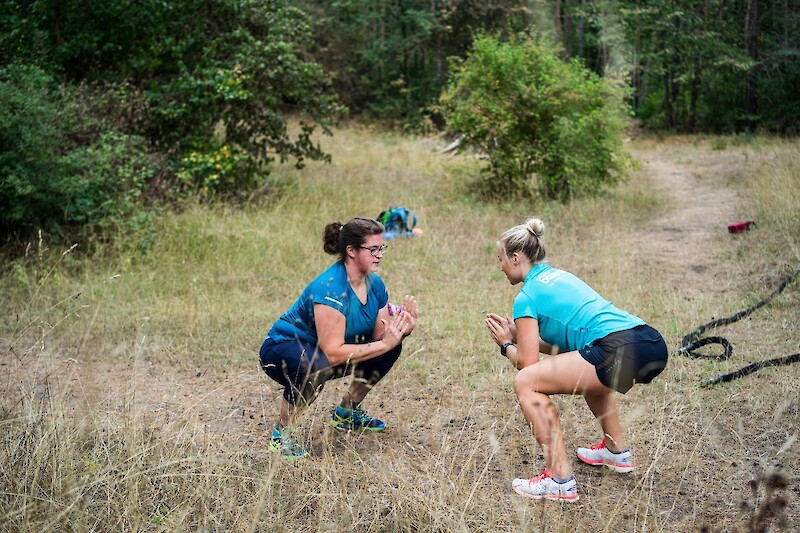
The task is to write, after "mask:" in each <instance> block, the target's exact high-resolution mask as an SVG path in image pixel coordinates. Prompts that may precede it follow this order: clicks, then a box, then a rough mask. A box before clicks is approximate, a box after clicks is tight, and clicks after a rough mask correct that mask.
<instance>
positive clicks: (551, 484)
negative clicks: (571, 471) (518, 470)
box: [511, 468, 579, 502]
mask: <svg viewBox="0 0 800 533" xmlns="http://www.w3.org/2000/svg"><path fill="white" fill-rule="evenodd" d="M511 488H513V489H514V492H516V493H517V494H519V495H520V496H525V497H526V498H533V499H534V500H541V499H542V498H544V499H546V500H561V501H565V502H576V501H578V498H579V496H578V484H577V483H576V482H575V476H570V478H569V479H568V480H566V481H564V482H563V483H559V482H558V481H556V480H555V479H553V473H552V472H550V469H549V468H545V469H544V470H543V471H542V473H541V474H539V475H538V476H536V477H533V478H531V479H515V480H514V481H513V482H512V483H511Z"/></svg>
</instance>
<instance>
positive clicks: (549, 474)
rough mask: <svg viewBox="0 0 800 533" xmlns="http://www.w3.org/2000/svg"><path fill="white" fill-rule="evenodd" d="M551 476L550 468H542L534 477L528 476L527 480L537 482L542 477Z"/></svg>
mask: <svg viewBox="0 0 800 533" xmlns="http://www.w3.org/2000/svg"><path fill="white" fill-rule="evenodd" d="M552 477H553V474H552V472H550V469H549V468H545V469H544V470H542V473H541V474H539V475H538V476H536V477H532V478H530V479H529V480H528V482H529V483H538V482H540V481H542V480H543V479H546V478H552Z"/></svg>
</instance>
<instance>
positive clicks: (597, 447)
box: [589, 439, 606, 450]
mask: <svg viewBox="0 0 800 533" xmlns="http://www.w3.org/2000/svg"><path fill="white" fill-rule="evenodd" d="M605 447H606V439H603V440H601V441H600V442H598V443H597V444H592V445H591V446H589V448H591V449H592V450H602V449H603V448H605Z"/></svg>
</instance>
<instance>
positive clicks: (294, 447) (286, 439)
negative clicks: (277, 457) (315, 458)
mask: <svg viewBox="0 0 800 533" xmlns="http://www.w3.org/2000/svg"><path fill="white" fill-rule="evenodd" d="M269 451H271V452H273V453H279V454H281V455H282V456H284V457H288V458H290V459H300V458H301V457H307V456H308V455H310V453H309V451H308V450H307V449H306V447H305V446H303V444H302V443H301V442H300V441H299V440H298V438H297V437H295V436H294V435H293V434H291V433H289V432H288V431H286V430H285V429H284V430H279V429H278V428H275V429H273V430H272V438H271V439H270V440H269Z"/></svg>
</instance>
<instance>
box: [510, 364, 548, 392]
mask: <svg viewBox="0 0 800 533" xmlns="http://www.w3.org/2000/svg"><path fill="white" fill-rule="evenodd" d="M537 367H538V363H536V364H533V365H531V366H526V367H525V368H523V369H522V370H520V371H519V372H517V375H516V376H514V390H515V391H516V393H517V396H518V397H522V396H524V395H529V394H533V393H535V392H539V386H540V385H541V381H542V379H541V374H540V372H539V369H538V368H537Z"/></svg>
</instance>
